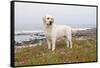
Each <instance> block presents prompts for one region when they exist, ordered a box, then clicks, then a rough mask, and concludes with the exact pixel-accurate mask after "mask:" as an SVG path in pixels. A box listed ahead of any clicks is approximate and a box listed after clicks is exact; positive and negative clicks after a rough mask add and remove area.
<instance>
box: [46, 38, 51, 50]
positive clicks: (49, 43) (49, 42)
mask: <svg viewBox="0 0 100 68" xmlns="http://www.w3.org/2000/svg"><path fill="white" fill-rule="evenodd" d="M47 43H48V49H51V41H50V40H48V39H47Z"/></svg>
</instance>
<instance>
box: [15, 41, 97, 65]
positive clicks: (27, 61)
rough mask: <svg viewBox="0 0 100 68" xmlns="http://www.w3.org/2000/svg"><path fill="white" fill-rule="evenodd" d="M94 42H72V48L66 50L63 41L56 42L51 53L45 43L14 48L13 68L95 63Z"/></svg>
mask: <svg viewBox="0 0 100 68" xmlns="http://www.w3.org/2000/svg"><path fill="white" fill-rule="evenodd" d="M96 60H97V59H96V41H95V40H73V48H67V46H66V43H65V42H64V41H60V42H57V44H56V50H55V51H51V50H49V49H48V48H47V44H46V43H42V45H41V46H40V45H38V46H35V47H27V48H15V66H24V65H40V64H57V63H77V62H93V61H96Z"/></svg>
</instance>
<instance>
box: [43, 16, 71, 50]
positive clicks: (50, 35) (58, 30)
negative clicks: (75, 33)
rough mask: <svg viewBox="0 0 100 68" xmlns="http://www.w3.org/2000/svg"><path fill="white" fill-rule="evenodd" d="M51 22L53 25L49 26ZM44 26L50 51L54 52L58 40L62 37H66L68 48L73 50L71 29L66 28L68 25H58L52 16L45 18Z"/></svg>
mask: <svg viewBox="0 0 100 68" xmlns="http://www.w3.org/2000/svg"><path fill="white" fill-rule="evenodd" d="M47 18H49V19H47ZM50 21H52V24H51V25H49V22H50ZM43 25H44V32H45V35H46V39H47V43H48V49H51V48H52V51H54V50H55V44H56V40H57V39H59V38H61V37H65V39H66V40H65V41H66V44H67V47H70V48H72V30H71V27H69V26H66V25H56V24H55V23H54V18H53V17H52V16H44V17H43Z"/></svg>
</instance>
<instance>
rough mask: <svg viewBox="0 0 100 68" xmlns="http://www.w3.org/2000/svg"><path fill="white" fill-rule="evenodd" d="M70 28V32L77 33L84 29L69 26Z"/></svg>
mask: <svg viewBox="0 0 100 68" xmlns="http://www.w3.org/2000/svg"><path fill="white" fill-rule="evenodd" d="M71 30H72V33H77V32H78V31H82V30H84V29H82V28H71Z"/></svg>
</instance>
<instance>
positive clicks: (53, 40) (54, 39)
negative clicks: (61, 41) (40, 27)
mask: <svg viewBox="0 0 100 68" xmlns="http://www.w3.org/2000/svg"><path fill="white" fill-rule="evenodd" d="M55 44H56V38H52V51H54V50H55Z"/></svg>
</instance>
